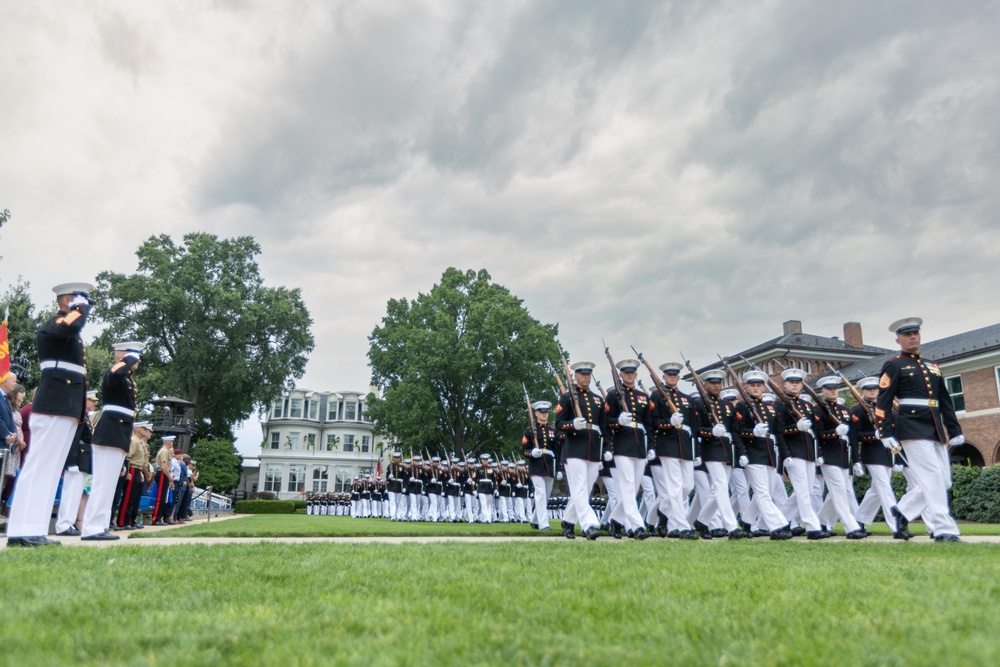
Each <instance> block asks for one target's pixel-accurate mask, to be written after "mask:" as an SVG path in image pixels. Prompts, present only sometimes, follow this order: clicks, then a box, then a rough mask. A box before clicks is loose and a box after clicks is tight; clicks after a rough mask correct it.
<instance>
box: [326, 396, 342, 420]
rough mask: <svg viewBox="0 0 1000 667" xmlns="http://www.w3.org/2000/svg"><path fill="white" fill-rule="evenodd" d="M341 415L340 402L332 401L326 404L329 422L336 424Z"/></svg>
mask: <svg viewBox="0 0 1000 667" xmlns="http://www.w3.org/2000/svg"><path fill="white" fill-rule="evenodd" d="M339 415H340V401H333V400H331V401H330V402H328V403H327V404H326V420H327V421H328V422H335V421H337V418H338V416H339Z"/></svg>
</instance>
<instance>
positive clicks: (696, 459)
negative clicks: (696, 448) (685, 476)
mask: <svg viewBox="0 0 1000 667" xmlns="http://www.w3.org/2000/svg"><path fill="white" fill-rule="evenodd" d="M692 463H694V464H695V465H696V466H700V465H701V457H700V456H696V457H694V461H692Z"/></svg>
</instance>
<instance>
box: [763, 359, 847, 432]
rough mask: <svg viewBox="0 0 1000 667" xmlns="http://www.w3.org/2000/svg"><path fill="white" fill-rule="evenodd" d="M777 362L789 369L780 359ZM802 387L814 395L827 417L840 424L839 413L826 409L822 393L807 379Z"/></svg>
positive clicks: (813, 397)
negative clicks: (810, 384) (817, 391)
mask: <svg viewBox="0 0 1000 667" xmlns="http://www.w3.org/2000/svg"><path fill="white" fill-rule="evenodd" d="M775 361H777V359H775ZM777 363H778V365H779V366H781V368H782V369H787V367H786V366H785V365H784V364H783V363H781V362H780V361H777ZM802 388H803V389H805V390H806V393H807V394H809V396H811V397H812V399H813V401H815V402H816V407H817V408H818V409H820V410H822V411H823V413H824V414H825V415H826V416H827V417H829V418H830V419H831V420H832V421H833V423H834V424H838V425H839V424H840V419H838V418H837V415H835V414H833V413H832V412H830V411H829V410H827V409H826V401H824V400H823V399H822V397H820V395H819V394H817V393H816V390H815V389H813V388H812V387H810V386H809V383H808V382H806V381H805V380H803V381H802Z"/></svg>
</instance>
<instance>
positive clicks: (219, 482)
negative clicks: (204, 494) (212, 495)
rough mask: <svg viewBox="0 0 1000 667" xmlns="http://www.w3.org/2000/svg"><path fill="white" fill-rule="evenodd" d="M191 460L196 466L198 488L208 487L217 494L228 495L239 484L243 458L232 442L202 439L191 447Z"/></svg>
mask: <svg viewBox="0 0 1000 667" xmlns="http://www.w3.org/2000/svg"><path fill="white" fill-rule="evenodd" d="M191 459H192V460H193V461H196V462H197V464H198V473H199V474H198V486H199V487H200V488H203V489H204V488H206V487H209V486H210V487H212V489H213V491H215V492H217V493H228V492H230V491H232V490H233V489H235V488H236V485H237V484H239V482H240V469H241V468H242V467H243V457H241V456H240V455H239V454H238V453H237V452H236V448H235V447H233V442H232V440H222V439H214V438H202V439H201V440H199V441H198V442H196V443H194V444H193V445H191Z"/></svg>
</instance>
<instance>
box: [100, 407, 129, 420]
mask: <svg viewBox="0 0 1000 667" xmlns="http://www.w3.org/2000/svg"><path fill="white" fill-rule="evenodd" d="M104 411H105V412H119V413H121V414H123V415H128V416H129V417H135V410H129V409H128V408H123V407H122V406H120V405H105V406H104Z"/></svg>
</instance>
